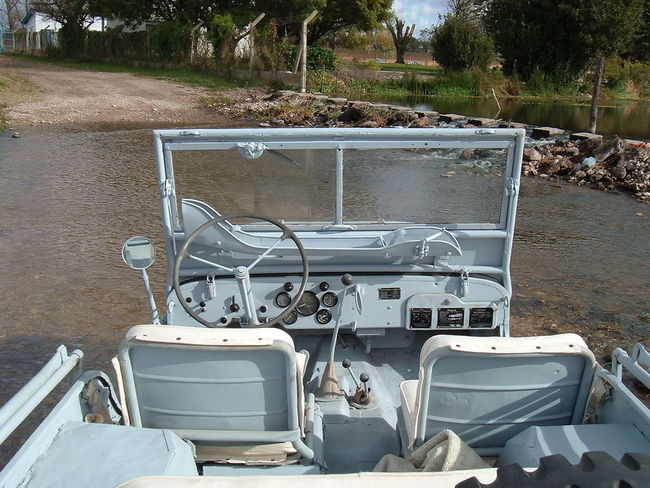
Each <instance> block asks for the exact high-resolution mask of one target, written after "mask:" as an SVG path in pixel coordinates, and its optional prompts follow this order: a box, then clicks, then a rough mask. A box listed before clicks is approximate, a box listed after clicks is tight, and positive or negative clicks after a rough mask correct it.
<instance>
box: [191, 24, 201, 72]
mask: <svg viewBox="0 0 650 488" xmlns="http://www.w3.org/2000/svg"><path fill="white" fill-rule="evenodd" d="M202 25H203V21H201V22H199V23H198V24H196V25H195V26H194V27H192V35H191V37H192V38H191V39H190V41H191V43H192V44H191V46H190V63H194V58H195V57H196V49H197V44H198V39H197V34H196V32H197V31H198V30H199V29H200V28H201V26H202Z"/></svg>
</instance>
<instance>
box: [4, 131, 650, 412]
mask: <svg viewBox="0 0 650 488" xmlns="http://www.w3.org/2000/svg"><path fill="white" fill-rule="evenodd" d="M155 181H156V178H155V165H154V156H153V144H152V138H151V131H150V130H149V129H135V130H134V129H124V130H116V128H111V130H103V131H102V130H97V131H90V132H88V131H86V130H79V131H75V130H72V129H57V128H34V129H31V130H26V131H24V132H23V134H22V137H21V138H20V139H11V138H10V137H9V134H7V133H5V134H2V135H0V215H1V216H2V218H1V219H0V277H1V278H0V296H1V299H0V324H1V325H0V351H2V352H1V353H0V404H4V402H5V401H6V400H7V399H8V398H9V397H10V396H11V395H12V394H13V393H14V392H16V391H17V390H18V389H19V388H20V386H21V385H22V384H24V383H25V382H26V381H27V379H28V378H29V377H30V376H31V375H32V374H33V373H34V372H35V371H37V369H38V368H39V367H40V365H41V364H42V363H43V362H44V361H45V360H46V359H47V358H49V357H50V356H51V354H53V352H54V350H55V348H56V346H58V345H59V344H61V343H64V344H66V345H67V346H68V347H69V349H73V348H75V347H79V348H82V349H83V350H84V352H85V353H86V358H85V365H86V367H87V368H91V367H97V368H101V369H105V370H107V369H110V365H109V364H108V361H109V359H110V358H111V357H112V355H113V354H114V351H115V346H116V344H117V342H118V341H119V340H120V339H121V338H122V337H123V335H124V333H125V332H126V330H127V329H128V328H129V327H130V326H132V325H134V324H139V323H146V322H148V321H149V320H150V316H149V313H148V311H147V304H146V300H145V295H144V291H143V287H142V283H141V280H140V277H139V273H138V272H135V271H133V270H130V269H128V268H127V267H126V266H125V265H124V264H123V262H122V259H121V255H120V249H121V244H122V242H123V241H124V240H125V239H127V238H128V237H130V236H132V235H137V234H141V235H146V236H149V237H151V238H153V240H154V241H155V243H156V245H157V249H158V251H159V259H158V261H157V262H156V264H155V265H154V266H153V267H152V268H151V270H150V276H151V280H152V283H153V284H154V287H155V292H156V294H157V296H158V302H159V304H160V303H161V302H162V297H161V296H160V295H161V292H162V289H163V286H162V283H163V281H164V271H165V270H164V262H163V261H164V260H163V259H162V258H163V257H162V253H163V246H162V236H161V222H160V221H161V218H160V207H159V202H158V191H157V187H156V183H155ZM519 208H520V210H519V217H518V221H517V233H516V240H515V246H514V258H513V263H512V271H513V283H514V294H515V296H514V299H513V302H512V303H513V320H512V331H513V334H515V335H522V334H526V333H540V334H541V333H552V332H560V331H578V332H579V333H581V334H583V335H584V336H585V337H586V338H587V340H588V341H589V343H590V345H591V347H592V348H593V349H594V350H595V352H596V354H597V356H598V357H599V358H604V357H605V356H606V354H608V353H609V349H610V347H611V346H612V345H615V344H622V345H626V346H629V345H630V344H632V343H634V342H635V341H640V340H645V341H646V342H647V343H648V342H650V300H649V293H648V290H650V273H649V269H648V268H649V266H648V263H650V224H649V218H650V207H648V206H647V205H644V204H641V203H638V202H637V201H635V200H634V199H633V198H631V197H630V196H628V195H625V194H609V193H603V192H598V191H595V190H590V189H588V188H579V187H576V186H572V185H568V184H564V183H558V182H548V181H545V180H541V179H532V178H525V179H524V181H523V184H522V193H521V198H520V206H519Z"/></svg>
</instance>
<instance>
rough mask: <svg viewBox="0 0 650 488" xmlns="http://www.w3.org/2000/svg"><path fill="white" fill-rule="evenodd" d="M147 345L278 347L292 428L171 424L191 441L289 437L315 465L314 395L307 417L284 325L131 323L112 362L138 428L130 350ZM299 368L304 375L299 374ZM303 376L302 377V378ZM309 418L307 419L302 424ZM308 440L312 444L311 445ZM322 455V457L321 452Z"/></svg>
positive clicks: (258, 440)
mask: <svg viewBox="0 0 650 488" xmlns="http://www.w3.org/2000/svg"><path fill="white" fill-rule="evenodd" d="M146 344H152V345H154V344H155V345H156V346H157V347H163V348H165V347H169V348H178V347H182V348H189V349H197V350H205V349H206V348H209V349H210V350H211V351H214V353H215V355H218V354H219V352H220V351H231V350H232V349H233V348H237V349H238V350H239V351H255V350H260V349H261V348H264V350H275V351H279V352H281V353H282V354H283V355H284V356H285V358H286V361H287V368H288V369H287V371H288V374H287V378H286V380H287V384H286V387H287V405H288V410H287V411H288V419H287V424H288V427H289V428H288V429H287V430H270V431H251V430H213V429H179V428H173V427H168V428H169V430H172V431H173V432H174V433H176V434H177V435H178V436H179V437H181V438H182V439H186V440H190V441H192V442H196V441H198V442H201V441H203V442H216V443H224V444H225V443H257V444H274V443H283V442H290V443H291V444H292V446H293V447H294V449H295V450H296V451H297V452H298V453H299V455H300V462H301V463H302V464H312V463H313V462H314V461H318V460H317V459H316V460H315V454H314V450H313V449H312V448H311V447H309V446H308V445H307V444H310V445H312V446H313V432H312V429H311V428H310V427H311V426H313V424H314V410H315V405H314V398H313V395H309V397H308V402H307V409H306V410H307V411H306V413H307V416H306V419H305V418H303V419H301V418H300V417H302V416H304V413H305V412H304V404H303V405H299V404H300V403H302V402H303V401H304V400H303V399H304V393H303V392H302V388H303V386H302V371H299V369H302V368H299V366H298V364H297V363H298V361H297V360H296V354H297V353H296V352H295V349H294V346H293V340H292V339H291V337H290V336H289V335H288V334H287V333H286V332H284V331H282V330H279V329H268V328H256V329H208V328H198V327H183V326H168V325H166V326H160V325H141V326H136V327H133V328H131V329H130V330H129V331H128V333H127V335H126V337H125V339H124V341H123V342H122V344H121V345H120V348H119V352H118V356H117V359H118V361H113V364H114V365H115V366H116V369H117V373H118V375H117V376H118V378H119V386H120V392H121V397H122V404H123V405H124V406H126V411H127V422H126V423H130V424H131V425H133V426H135V427H147V426H146V425H143V421H142V418H141V415H140V406H139V402H138V392H137V390H136V383H135V378H134V372H133V365H132V362H131V358H130V354H129V353H130V350H131V348H132V347H134V346H136V345H137V346H141V345H146ZM299 373H300V374H299ZM298 376H300V379H298ZM303 421H304V424H303ZM303 425H306V426H307V427H308V429H307V430H308V432H307V434H306V435H305V436H304V437H305V439H304V441H303V428H302V426H303ZM306 443H307V444H306ZM316 457H319V456H316Z"/></svg>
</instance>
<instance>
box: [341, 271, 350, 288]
mask: <svg viewBox="0 0 650 488" xmlns="http://www.w3.org/2000/svg"><path fill="white" fill-rule="evenodd" d="M341 283H343V284H344V285H345V286H350V285H351V284H352V275H351V274H350V273H345V274H344V275H343V276H341Z"/></svg>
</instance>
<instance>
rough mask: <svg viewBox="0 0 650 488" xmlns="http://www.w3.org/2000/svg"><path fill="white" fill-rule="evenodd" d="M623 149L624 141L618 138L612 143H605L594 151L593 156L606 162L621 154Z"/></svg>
mask: <svg viewBox="0 0 650 488" xmlns="http://www.w3.org/2000/svg"><path fill="white" fill-rule="evenodd" d="M622 148H623V139H621V138H620V137H616V138H615V139H614V140H613V141H611V142H603V143H602V144H601V145H600V146H598V147H597V148H596V149H594V151H593V153H592V156H593V157H594V158H596V159H597V160H598V161H605V160H606V159H607V158H609V157H610V156H612V155H614V154H616V153H619V152H621V150H622Z"/></svg>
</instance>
